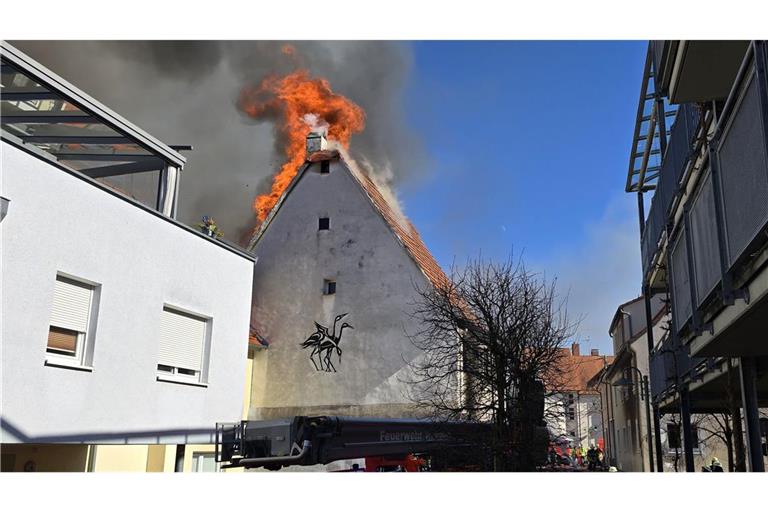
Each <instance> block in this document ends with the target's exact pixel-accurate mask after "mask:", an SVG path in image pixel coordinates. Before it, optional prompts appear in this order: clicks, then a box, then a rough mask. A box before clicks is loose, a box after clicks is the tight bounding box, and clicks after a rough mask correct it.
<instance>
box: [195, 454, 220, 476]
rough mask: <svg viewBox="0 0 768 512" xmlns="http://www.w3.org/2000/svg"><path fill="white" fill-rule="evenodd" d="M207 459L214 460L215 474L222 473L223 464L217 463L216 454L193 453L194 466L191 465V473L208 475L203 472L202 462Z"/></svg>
mask: <svg viewBox="0 0 768 512" xmlns="http://www.w3.org/2000/svg"><path fill="white" fill-rule="evenodd" d="M206 457H212V458H213V464H214V468H215V469H214V470H213V472H214V473H218V472H220V471H221V463H219V462H216V454H215V453H214V452H192V464H191V465H190V471H191V472H193V473H207V471H201V470H200V468H201V467H202V461H203V460H204V459H205V458H206Z"/></svg>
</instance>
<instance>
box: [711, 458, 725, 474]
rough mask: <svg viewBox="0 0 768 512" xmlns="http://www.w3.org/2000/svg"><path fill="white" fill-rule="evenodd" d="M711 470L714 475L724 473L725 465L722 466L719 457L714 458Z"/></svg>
mask: <svg viewBox="0 0 768 512" xmlns="http://www.w3.org/2000/svg"><path fill="white" fill-rule="evenodd" d="M709 470H710V471H712V472H713V473H723V465H722V464H720V460H719V459H718V458H717V457H712V462H710V463H709Z"/></svg>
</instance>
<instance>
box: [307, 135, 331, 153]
mask: <svg viewBox="0 0 768 512" xmlns="http://www.w3.org/2000/svg"><path fill="white" fill-rule="evenodd" d="M326 149H328V140H327V139H326V138H325V135H323V134H322V133H317V132H309V135H307V156H309V155H311V154H312V153H315V152H317V151H325V150H326Z"/></svg>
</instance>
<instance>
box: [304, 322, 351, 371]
mask: <svg viewBox="0 0 768 512" xmlns="http://www.w3.org/2000/svg"><path fill="white" fill-rule="evenodd" d="M348 314H349V313H342V314H341V315H336V318H334V320H333V329H332V330H331V331H330V332H329V330H328V328H327V327H326V326H324V325H321V324H319V323H317V322H315V329H316V330H315V332H313V333H312V334H310V335H309V337H308V338H307V339H306V340H304V341H302V342H301V348H302V349H310V348H311V349H312V351H311V352H310V354H309V359H310V361H312V365H313V366H314V367H315V370H317V371H325V372H334V373H335V372H336V366H335V365H334V364H333V361H332V357H333V353H334V352H336V356H337V358H338V363H341V354H342V350H341V346H340V343H341V336H342V334H343V333H344V329H354V327H352V326H351V325H350V324H348V323H347V322H344V323H342V324H341V326H340V327H339V332H338V334H337V333H336V326H337V325H338V323H339V321H340V320H341V319H343V318H344V317H345V316H347V315H348ZM315 358H317V361H315ZM338 363H337V364H338Z"/></svg>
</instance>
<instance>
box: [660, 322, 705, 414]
mask: <svg viewBox="0 0 768 512" xmlns="http://www.w3.org/2000/svg"><path fill="white" fill-rule="evenodd" d="M673 339H674V336H667V337H666V339H664V341H662V343H661V345H660V346H659V348H658V349H657V350H656V351H654V352H653V353H652V354H651V360H650V373H651V378H650V384H651V395H652V396H653V399H654V401H659V400H661V399H663V398H664V397H665V396H666V395H669V394H670V393H672V392H674V390H675V389H676V385H677V383H678V381H679V382H681V383H682V382H684V381H686V380H689V379H690V377H691V371H692V370H693V369H695V368H696V367H698V366H699V365H701V364H703V363H705V362H706V359H704V358H700V357H691V356H690V355H688V352H687V351H686V350H685V348H684V347H682V346H681V345H679V344H676V343H675V342H674V341H673Z"/></svg>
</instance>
